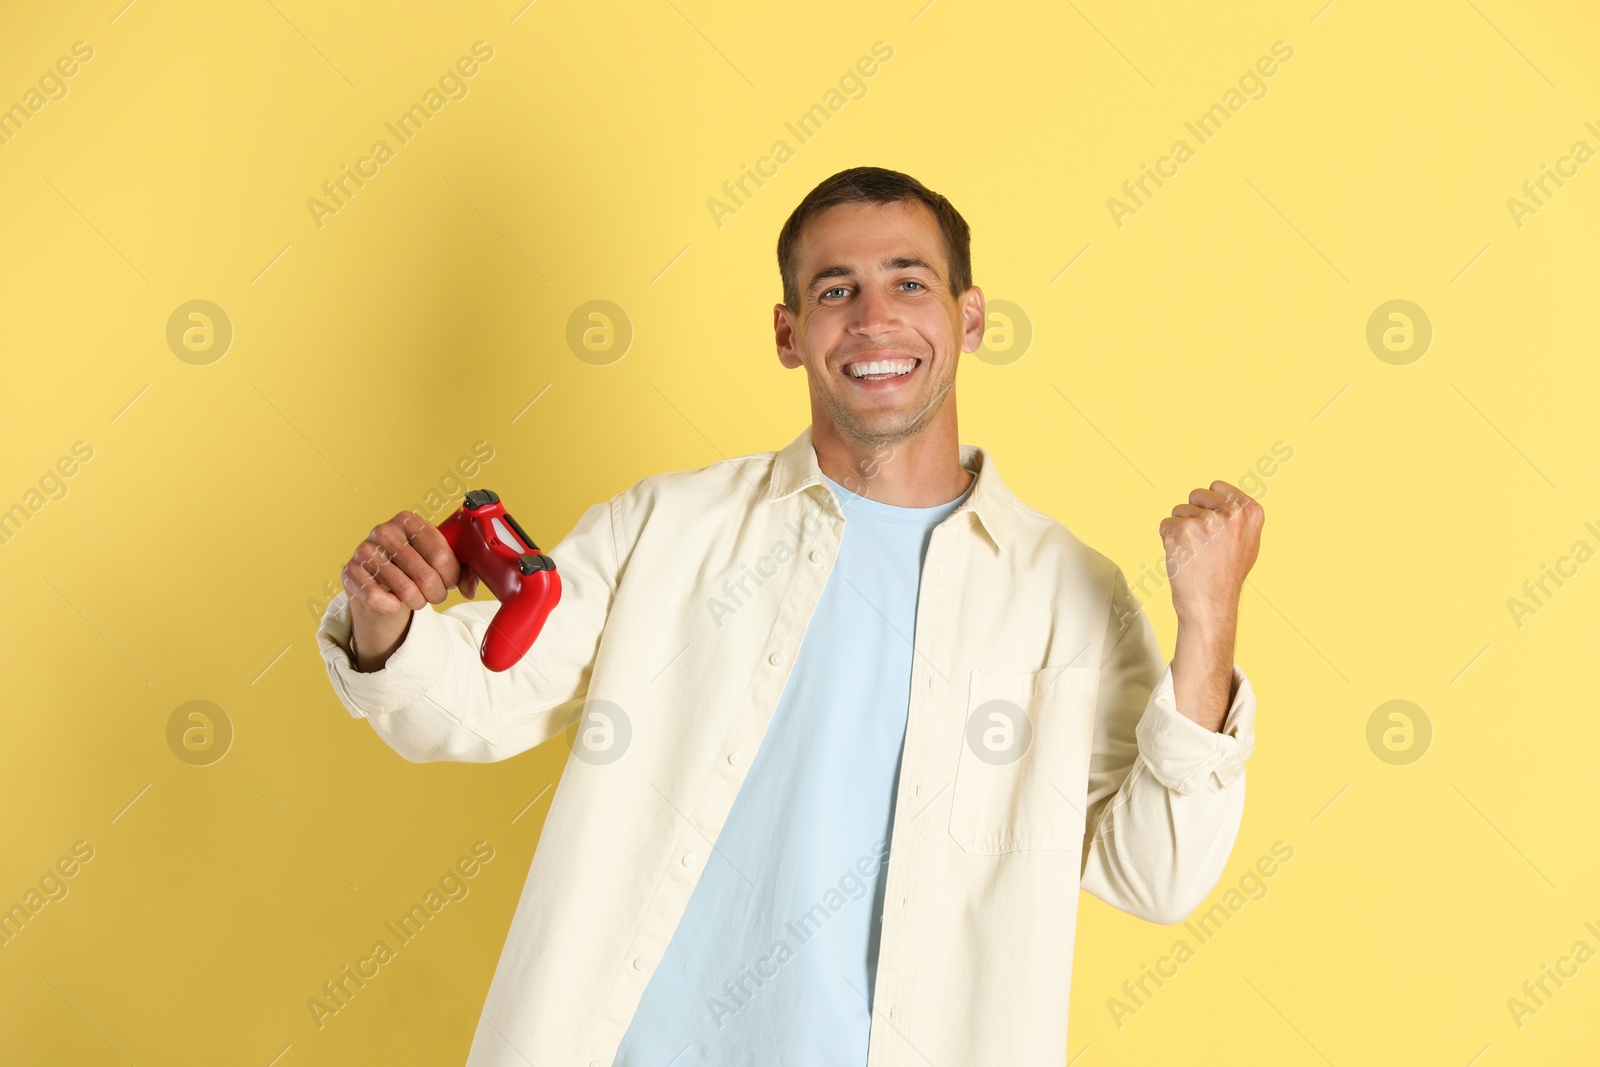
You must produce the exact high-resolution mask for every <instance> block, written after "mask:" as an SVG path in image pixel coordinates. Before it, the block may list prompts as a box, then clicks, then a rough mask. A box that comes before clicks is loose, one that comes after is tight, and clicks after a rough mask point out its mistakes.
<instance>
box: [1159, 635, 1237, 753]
mask: <svg viewBox="0 0 1600 1067" xmlns="http://www.w3.org/2000/svg"><path fill="white" fill-rule="evenodd" d="M1236 629H1237V625H1236V621H1235V619H1234V617H1233V615H1232V613H1229V614H1228V615H1227V616H1225V617H1219V618H1218V619H1216V620H1213V621H1208V622H1203V623H1201V622H1188V623H1185V622H1183V621H1181V620H1180V621H1179V623H1178V639H1177V646H1176V648H1175V650H1174V651H1173V655H1172V691H1173V696H1174V698H1175V700H1176V702H1177V705H1178V711H1179V713H1180V714H1182V715H1183V716H1184V717H1185V718H1188V719H1191V720H1193V721H1194V722H1197V723H1199V724H1200V725H1201V726H1204V727H1205V728H1206V729H1207V730H1212V731H1216V730H1220V729H1222V721H1223V718H1224V717H1225V716H1226V715H1227V713H1228V706H1229V705H1230V704H1232V703H1233V646H1234V634H1235V631H1236Z"/></svg>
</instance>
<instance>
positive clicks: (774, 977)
mask: <svg viewBox="0 0 1600 1067" xmlns="http://www.w3.org/2000/svg"><path fill="white" fill-rule="evenodd" d="M823 478H824V480H825V481H826V482H827V484H828V486H829V487H830V488H831V489H832V491H833V494H834V497H835V498H836V499H837V500H838V501H839V502H840V505H841V507H842V508H843V509H844V514H845V525H844V536H843V539H842V542H841V544H840V546H839V558H838V559H837V560H836V561H835V563H834V567H833V571H832V573H831V574H830V576H829V578H828V583H827V585H826V586H825V587H824V589H823V591H822V596H821V599H820V600H819V601H818V603H817V609H816V613H815V615H814V616H813V617H812V619H811V623H810V625H809V626H808V627H807V629H806V634H805V638H804V639H803V640H802V642H801V645H800V654H799V656H798V657H797V658H796V660H795V664H794V669H793V670H792V671H791V673H790V676H789V680H788V683H787V685H785V687H784V691H783V695H782V697H781V698H780V699H779V701H778V706H777V708H776V710H775V711H774V712H773V716H772V721H771V723H770V724H769V725H768V727H767V732H766V736H765V737H764V738H763V739H762V741H761V747H760V749H759V750H758V751H757V752H756V756H755V759H754V761H753V762H752V763H751V765H750V771H749V774H748V775H747V776H746V778H745V780H744V783H743V784H742V785H741V787H740V789H739V794H738V796H737V797H735V798H734V802H733V807H732V809H731V810H730V811H729V813H728V819H727V822H726V823H725V824H724V825H723V828H722V832H721V833H720V834H719V835H718V837H717V843H716V848H714V849H713V850H712V851H711V855H710V856H708V857H707V859H706V865H705V870H704V871H703V872H702V873H701V875H700V881H699V882H698V883H696V885H695V888H694V892H693V893H692V894H690V897H689V903H688V906H687V908H686V910H685V911H684V914H683V919H682V921H681V922H680V923H679V924H678V928H677V930H676V931H675V932H674V934H673V936H672V940H671V942H670V943H669V944H668V946H667V951H666V953H665V954H664V956H663V958H662V960H661V962H660V964H659V965H658V966H657V968H656V971H655V973H654V974H653V975H651V978H650V981H649V983H648V984H647V985H646V987H645V991H644V995H643V998H642V999H641V1000H640V1002H639V1009H638V1011H637V1012H636V1013H635V1015H634V1018H633V1022H632V1024H631V1025H630V1026H629V1028H628V1032H627V1033H626V1034H625V1035H624V1036H623V1039H622V1045H621V1047H620V1048H619V1049H618V1052H617V1058H616V1060H615V1063H616V1067H748V1065H750V1064H758V1063H759V1064H794V1065H806V1067H833V1065H841V1067H843V1065H849V1067H857V1065H862V1064H865V1063H866V1062H867V1036H868V1028H869V1023H870V1021H871V1011H870V1005H869V998H870V997H871V995H872V981H873V976H874V974H875V973H876V970H877V955H878V934H879V926H878V919H879V916H880V915H881V914H882V912H883V892H884V880H885V876H886V874H887V872H888V851H889V833H890V828H891V825H892V822H893V816H894V794H895V788H896V785H897V783H898V779H899V773H900V749H901V745H902V744H903V742H904V741H905V732H906V712H907V708H908V706H909V704H910V699H911V647H912V645H911V642H912V637H913V632H914V630H915V626H916V614H917V591H918V588H919V586H920V584H921V579H922V560H923V557H924V555H925V554H926V553H927V549H928V539H929V537H930V536H931V535H932V532H933V528H934V527H935V526H937V525H938V524H939V523H940V522H941V521H942V520H943V519H944V518H945V517H946V516H948V515H949V514H950V513H951V512H953V511H954V510H955V509H956V508H957V507H959V506H960V505H961V502H962V501H963V500H965V499H966V498H967V496H968V494H970V493H971V492H972V487H971V485H969V486H968V487H967V489H966V490H965V491H964V492H963V493H962V494H961V496H959V497H957V498H956V499H955V500H952V501H950V502H949V503H947V504H940V505H938V506H936V507H931V508H902V507H895V506H893V505H890V504H884V503H881V502H879V501H876V500H870V499H867V498H864V497H859V496H856V495H855V494H854V493H852V492H850V491H849V490H847V489H845V488H844V487H843V486H842V485H840V484H839V483H837V482H835V481H833V479H831V478H828V477H827V476H826V475H823ZM975 483H976V479H974V484H975Z"/></svg>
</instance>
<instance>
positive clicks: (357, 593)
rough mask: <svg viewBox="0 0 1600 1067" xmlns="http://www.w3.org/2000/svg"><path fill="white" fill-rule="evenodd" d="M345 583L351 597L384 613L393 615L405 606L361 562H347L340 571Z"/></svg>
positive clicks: (346, 590)
mask: <svg viewBox="0 0 1600 1067" xmlns="http://www.w3.org/2000/svg"><path fill="white" fill-rule="evenodd" d="M340 578H341V580H342V582H343V583H344V588H345V592H347V593H349V594H350V597H351V599H353V600H359V601H361V602H362V603H363V604H365V605H366V606H367V607H368V608H370V609H372V610H373V611H376V612H378V613H379V614H382V615H393V614H395V613H396V612H398V611H400V610H401V609H402V608H404V607H405V605H404V604H402V603H400V601H399V599H398V598H397V597H395V595H394V594H393V593H391V592H389V591H388V590H387V589H385V588H383V587H382V586H381V585H379V584H378V583H377V581H376V579H373V578H370V577H368V576H367V573H366V571H364V570H363V569H362V567H361V565H360V564H359V563H357V562H356V561H355V560H353V559H352V560H351V561H350V562H349V563H347V564H345V566H344V570H343V571H342V572H340Z"/></svg>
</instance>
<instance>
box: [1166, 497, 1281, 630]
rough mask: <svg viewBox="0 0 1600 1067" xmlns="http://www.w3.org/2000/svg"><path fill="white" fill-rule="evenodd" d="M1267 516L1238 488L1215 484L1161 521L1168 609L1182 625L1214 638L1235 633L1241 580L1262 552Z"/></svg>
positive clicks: (1242, 586)
mask: <svg viewBox="0 0 1600 1067" xmlns="http://www.w3.org/2000/svg"><path fill="white" fill-rule="evenodd" d="M1265 521H1266V512H1265V511H1264V510H1262V507H1261V505H1260V504H1258V503H1257V502H1256V501H1255V500H1253V499H1252V498H1251V497H1250V496H1249V495H1248V494H1246V493H1245V492H1243V491H1242V490H1240V489H1239V488H1238V487H1236V486H1233V485H1229V484H1228V483H1227V482H1223V481H1216V482H1212V483H1211V488H1209V489H1196V490H1195V491H1194V492H1192V493H1190V494H1189V502H1188V503H1187V504H1179V505H1178V506H1177V507H1175V508H1173V509H1172V517H1171V518H1167V519H1162V520H1161V543H1162V544H1163V545H1164V546H1165V547H1166V550H1167V579H1168V580H1169V581H1170V582H1171V583H1172V609H1173V611H1174V612H1175V613H1176V614H1177V616H1178V623H1179V625H1180V626H1183V625H1185V624H1187V625H1189V626H1194V627H1197V628H1199V629H1200V630H1201V631H1203V632H1207V633H1211V634H1215V635H1217V636H1223V635H1229V636H1231V634H1232V633H1233V629H1234V626H1235V625H1236V623H1237V619H1238V611H1239V593H1240V591H1241V590H1242V589H1243V588H1244V579H1245V575H1247V574H1249V573H1250V568H1251V567H1252V566H1254V565H1255V561H1256V554H1257V553H1258V552H1259V551H1260V549H1261V527H1262V524H1263V523H1265Z"/></svg>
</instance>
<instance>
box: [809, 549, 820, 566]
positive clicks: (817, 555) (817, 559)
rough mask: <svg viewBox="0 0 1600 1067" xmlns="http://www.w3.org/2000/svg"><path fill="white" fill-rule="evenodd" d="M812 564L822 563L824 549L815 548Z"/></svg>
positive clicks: (812, 552) (812, 551)
mask: <svg viewBox="0 0 1600 1067" xmlns="http://www.w3.org/2000/svg"><path fill="white" fill-rule="evenodd" d="M811 562H812V563H821V562H822V549H820V548H813V549H812V550H811Z"/></svg>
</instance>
